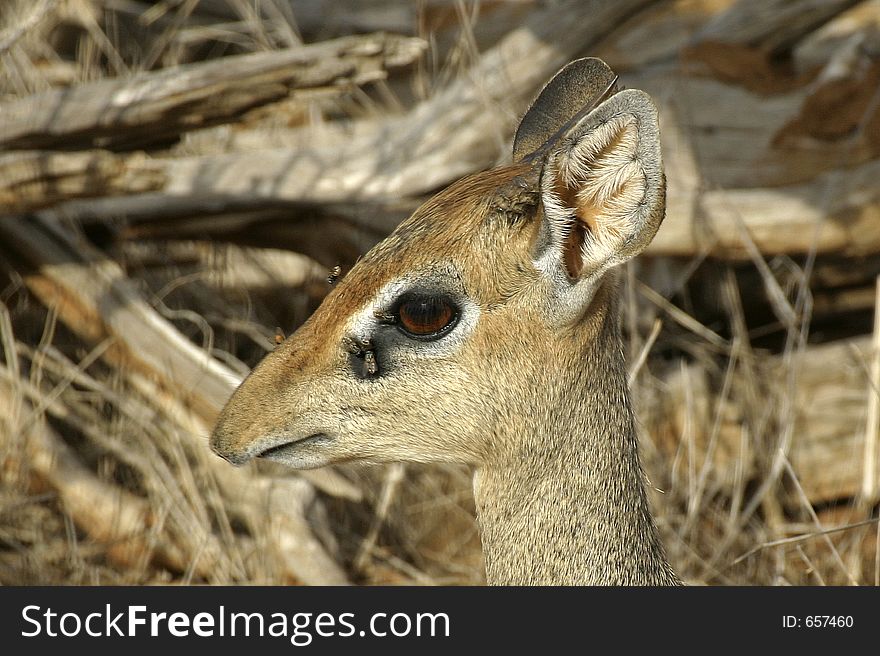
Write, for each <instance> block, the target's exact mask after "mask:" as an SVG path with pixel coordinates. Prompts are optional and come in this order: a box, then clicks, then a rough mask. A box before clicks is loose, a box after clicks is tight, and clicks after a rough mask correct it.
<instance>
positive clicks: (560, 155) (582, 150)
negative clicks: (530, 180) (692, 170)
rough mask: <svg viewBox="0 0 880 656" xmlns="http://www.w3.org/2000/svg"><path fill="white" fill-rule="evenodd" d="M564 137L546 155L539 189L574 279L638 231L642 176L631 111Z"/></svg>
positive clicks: (643, 193) (609, 256)
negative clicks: (570, 136) (542, 178)
mask: <svg viewBox="0 0 880 656" xmlns="http://www.w3.org/2000/svg"><path fill="white" fill-rule="evenodd" d="M566 141H567V143H565V144H564V146H563V147H562V148H561V149H560V150H558V151H557V152H556V153H555V154H554V155H553V156H552V157H550V158H548V161H547V163H546V168H545V174H544V189H545V191H544V195H545V200H548V201H549V202H546V203H545V206H546V207H547V208H548V212H547V213H548V214H549V216H548V217H547V218H548V219H549V220H550V221H551V223H553V224H555V226H556V231H557V237H558V240H557V244H558V246H559V247H560V250H561V255H562V258H561V259H562V262H563V264H564V266H565V269H566V272H567V273H568V275H569V276H570V277H571V278H573V279H578V278H580V277H581V275H582V274H583V273H584V270H585V268H587V267H595V266H601V265H602V264H603V263H605V262H608V261H609V260H615V259H617V256H618V255H619V254H621V253H622V252H623V251H624V250H625V246H626V243H627V241H628V240H630V239H631V238H632V237H633V236H634V235H635V234H636V233H638V230H639V227H640V226H641V224H642V223H643V222H644V217H642V216H641V214H642V213H643V210H644V209H645V207H644V205H645V203H644V201H645V198H646V192H647V187H648V180H647V176H646V172H645V166H644V163H643V161H642V158H641V156H640V155H641V151H640V145H639V125H638V119H637V117H635V116H633V115H632V114H622V115H617V116H613V117H610V118H609V119H608V120H607V121H604V122H602V123H600V124H598V125H596V126H595V127H594V128H593V129H591V130H590V131H589V133H588V134H586V135H584V134H581V135H578V136H577V137H576V138H571V139H567V140H566ZM548 196H549V198H548ZM651 236H653V233H652V235H651Z"/></svg>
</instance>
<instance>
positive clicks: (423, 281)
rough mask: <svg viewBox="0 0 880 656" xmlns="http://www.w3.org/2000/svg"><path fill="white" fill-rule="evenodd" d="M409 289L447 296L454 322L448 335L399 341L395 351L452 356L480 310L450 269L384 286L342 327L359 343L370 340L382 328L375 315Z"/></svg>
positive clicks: (414, 275)
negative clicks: (454, 312) (455, 310)
mask: <svg viewBox="0 0 880 656" xmlns="http://www.w3.org/2000/svg"><path fill="white" fill-rule="evenodd" d="M411 289H412V290H418V291H419V292H422V293H425V292H427V293H430V292H431V291H432V290H436V292H437V293H438V294H446V295H449V296H450V297H451V298H452V299H453V300H454V302H455V303H456V305H457V307H458V310H459V316H458V322H457V323H456V325H455V327H454V328H453V329H452V330H451V331H450V332H449V333H448V334H446V335H444V336H443V337H440V338H438V339H436V340H426V341H422V340H416V339H408V340H401V341H400V342H399V343H398V344H396V345H395V346H396V348H399V349H403V350H406V351H410V352H413V353H416V352H417V353H418V354H419V355H420V356H426V357H441V356H446V355H449V354H451V353H453V352H455V351H456V350H457V349H458V348H459V347H460V346H461V345H462V344H463V343H464V340H465V339H466V338H467V336H468V335H470V334H471V333H472V332H473V330H474V328H475V327H476V325H477V321H478V320H479V316H480V309H479V307H478V306H477V304H476V303H474V302H473V301H472V300H471V299H469V298H468V297H467V296H466V294H465V292H464V288H463V286H462V284H461V281H460V278H459V277H458V274H457V272H456V271H455V270H454V269H453V268H452V267H440V266H437V267H433V268H430V269H427V270H424V271H417V272H411V273H408V274H407V275H405V276H403V277H401V278H397V279H395V280H392V281H390V282H388V283H386V284H385V285H383V286H382V288H381V289H380V290H379V291H378V292H377V293H376V295H375V296H374V297H373V298H372V299H371V300H370V301H369V302H368V303H367V304H366V305H365V306H364V307H363V308H361V309H360V310H359V311H357V312H355V313H354V314H353V315H352V316H351V318H350V319H349V320H348V322H347V323H346V332H347V334H349V335H351V336H353V337H355V338H356V339H359V340H367V339H370V338H371V337H372V335H373V334H374V333H375V332H376V330H377V329H378V328H379V327H380V325H381V324H382V321H381V319H379V318H378V317H377V316H376V315H377V314H382V313H386V312H388V311H389V309H390V308H391V307H393V305H394V303H395V302H396V301H397V299H399V298H400V297H401V295H403V294H405V293H406V292H407V291H408V290H411Z"/></svg>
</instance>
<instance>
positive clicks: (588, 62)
mask: <svg viewBox="0 0 880 656" xmlns="http://www.w3.org/2000/svg"><path fill="white" fill-rule="evenodd" d="M616 83H617V75H616V74H615V73H614V71H612V70H611V69H610V68H609V67H608V64H606V63H605V62H603V61H602V60H601V59H596V58H595V57H585V58H584V59H576V60H574V61H573V62H570V63H568V64H566V65H565V66H564V67H563V68H562V69H560V71H559V72H558V73H557V74H556V75H554V76H553V79H552V80H550V81H549V82H548V83H547V84H546V85H545V86H544V88H543V89H541V93H539V94H538V97H537V98H535V100H534V102H532V104H531V105H530V106H529V109H528V111H526V113H525V115H524V116H523V117H522V120H521V121H520V124H519V127H518V128H517V129H516V135H515V136H514V138H513V161H514V162H519V161H521V160H523V159H525V158H526V157H528V156H530V155H534V154H540V153H542V152H543V149H545V148H546V147H548V146H549V145H550V144H552V143H553V142H554V141H556V140H557V139H558V138H559V136H560V135H561V134H562V133H564V132H565V131H566V130H567V129H568V128H570V127H571V124H572V123H576V122H577V121H578V120H579V119H580V118H583V117H584V116H585V115H586V114H588V113H589V112H590V111H592V110H593V109H595V108H596V106H597V105H599V103H601V102H602V101H603V100H605V98H607V97H608V96H609V95H611V94H612V93H613V92H614V90H615V84H616Z"/></svg>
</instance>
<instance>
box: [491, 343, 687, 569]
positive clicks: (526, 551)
mask: <svg viewBox="0 0 880 656" xmlns="http://www.w3.org/2000/svg"><path fill="white" fill-rule="evenodd" d="M615 332H616V331H615ZM607 344H608V342H606V345H607ZM615 345H618V346H619V338H617V340H616V341H615ZM587 355H588V356H589V360H587V362H589V366H583V365H582V366H579V367H572V368H568V370H569V371H571V370H572V369H573V370H575V371H576V372H577V373H576V374H575V376H574V378H575V380H572V381H566V382H567V383H570V384H567V385H566V386H565V389H566V390H567V391H566V392H564V397H565V398H562V399H557V402H555V403H552V404H548V407H549V406H552V407H553V408H563V410H561V411H559V412H556V413H555V414H554V415H553V416H545V417H542V414H544V413H542V412H541V411H540V410H538V411H536V412H532V413H525V414H529V415H530V416H529V418H528V419H526V420H522V418H520V421H518V422H517V426H516V427H511V429H512V430H518V431H519V435H515V436H511V435H507V436H502V435H499V436H498V437H499V439H502V440H506V441H507V442H508V443H514V444H517V445H520V446H519V447H518V448H516V449H513V450H512V451H511V452H510V453H509V454H508V455H507V457H506V458H504V459H501V460H499V461H498V462H494V463H487V464H486V465H485V466H483V467H481V468H480V469H479V470H478V471H477V474H476V477H475V480H474V491H475V498H476V503H477V512H478V518H479V522H480V528H481V537H482V540H483V551H484V555H485V560H486V574H487V579H488V582H489V583H490V584H495V585H670V584H677V583H678V579H677V578H676V576H675V574H674V573H673V572H672V569H671V567H670V566H669V564H668V562H667V561H666V557H665V555H664V552H663V548H662V545H661V544H660V540H659V537H658V535H657V529H656V527H655V524H654V521H653V518H652V517H651V513H650V509H649V506H648V500H647V496H646V492H645V487H644V474H643V472H642V469H641V465H640V463H639V457H638V449H637V441H636V432H635V422H634V417H633V413H632V410H631V408H630V404H629V401H628V394H627V386H626V379H625V369H624V366H623V358H622V355H621V352H620V349H619V348H617V349H616V350H612V351H611V352H609V351H607V350H606V351H604V353H603V352H601V350H599V352H597V353H588V354H587ZM558 372H559V370H556V373H557V375H558ZM511 438H513V439H511Z"/></svg>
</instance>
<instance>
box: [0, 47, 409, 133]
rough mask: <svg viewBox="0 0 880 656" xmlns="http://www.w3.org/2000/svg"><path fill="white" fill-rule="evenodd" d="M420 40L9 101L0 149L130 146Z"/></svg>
mask: <svg viewBox="0 0 880 656" xmlns="http://www.w3.org/2000/svg"><path fill="white" fill-rule="evenodd" d="M422 49H423V42H422V41H421V40H419V39H412V38H403V37H397V36H393V35H384V34H378V35H368V36H355V37H345V38H342V39H338V40H335V41H329V42H324V43H319V44H315V45H311V46H303V47H297V48H292V49H289V50H278V51H272V52H259V53H251V54H247V55H238V56H231V57H225V58H222V59H216V60H211V61H207V62H203V63H198V64H189V65H185V66H179V67H175V68H168V69H163V70H160V71H157V72H150V73H141V74H139V75H136V76H135V77H133V78H131V79H128V80H125V79H109V80H100V81H97V82H90V83H85V84H79V85H77V86H75V87H72V88H69V89H52V90H50V91H46V92H44V93H38V94H34V95H31V96H28V97H26V98H21V99H19V100H14V101H11V102H9V103H6V104H5V105H4V106H3V107H2V108H0V112H2V114H3V116H4V120H3V123H2V125H0V148H5V149H9V150H14V149H20V150H26V149H35V148H41V149H51V148H55V149H58V148H64V149H71V148H82V147H86V148H88V147H96V146H97V147H101V148H108V147H112V148H114V149H120V148H130V147H131V146H132V145H133V144H139V145H144V144H146V143H151V142H160V143H161V142H163V141H167V140H169V139H173V138H174V137H176V136H177V135H179V134H181V133H182V132H186V131H188V130H193V129H196V128H202V127H205V126H208V125H212V124H215V123H219V122H224V121H229V120H232V119H234V118H236V117H237V116H240V115H241V114H242V113H244V112H245V111H247V110H249V109H253V108H254V107H259V106H261V105H265V104H267V103H271V102H274V101H277V100H280V99H282V98H285V97H286V96H287V95H288V94H289V93H290V92H291V90H294V89H315V88H321V87H335V88H345V87H346V86H348V87H351V86H353V85H359V84H364V83H365V82H369V81H372V80H377V79H380V78H381V77H383V76H384V75H385V71H386V70H387V69H388V68H394V67H399V66H403V65H406V64H409V63H411V62H412V61H413V60H414V59H415V58H416V57H418V56H419V54H420V53H421V51H422Z"/></svg>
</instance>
